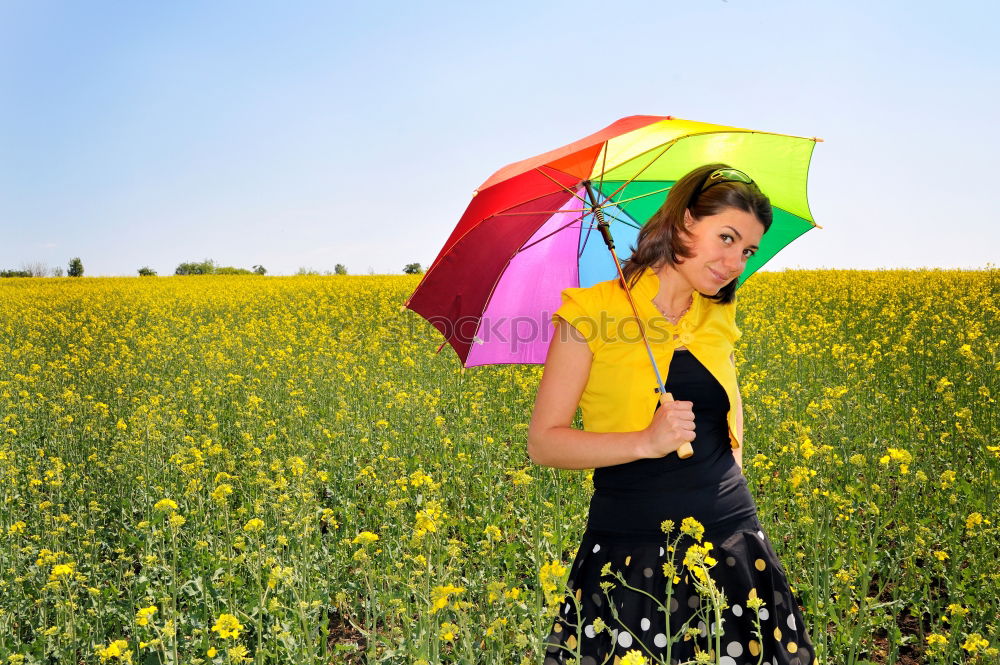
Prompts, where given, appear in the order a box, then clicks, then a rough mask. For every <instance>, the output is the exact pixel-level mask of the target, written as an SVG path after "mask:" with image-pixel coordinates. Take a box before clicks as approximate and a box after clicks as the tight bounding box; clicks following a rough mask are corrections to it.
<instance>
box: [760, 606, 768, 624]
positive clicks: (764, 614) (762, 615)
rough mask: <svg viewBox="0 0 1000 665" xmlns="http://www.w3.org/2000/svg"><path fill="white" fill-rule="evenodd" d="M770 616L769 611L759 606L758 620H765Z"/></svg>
mask: <svg viewBox="0 0 1000 665" xmlns="http://www.w3.org/2000/svg"><path fill="white" fill-rule="evenodd" d="M769 616H771V613H770V612H768V611H767V608H766V607H762V608H760V620H761V621H767V618H768V617H769Z"/></svg>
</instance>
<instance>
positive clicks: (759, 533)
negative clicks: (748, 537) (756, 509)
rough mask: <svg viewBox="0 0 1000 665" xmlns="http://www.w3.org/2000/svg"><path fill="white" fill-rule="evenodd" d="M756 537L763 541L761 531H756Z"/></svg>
mask: <svg viewBox="0 0 1000 665" xmlns="http://www.w3.org/2000/svg"><path fill="white" fill-rule="evenodd" d="M757 537H758V538H760V539H761V540H764V532H763V531H758V532H757Z"/></svg>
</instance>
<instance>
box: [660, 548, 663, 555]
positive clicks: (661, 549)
mask: <svg viewBox="0 0 1000 665" xmlns="http://www.w3.org/2000/svg"><path fill="white" fill-rule="evenodd" d="M660 556H663V548H662V547H661V548H660Z"/></svg>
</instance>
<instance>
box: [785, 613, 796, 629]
mask: <svg viewBox="0 0 1000 665" xmlns="http://www.w3.org/2000/svg"><path fill="white" fill-rule="evenodd" d="M786 623H787V624H788V627H789V628H791V629H792V630H795V615H794V614H789V615H788V621H787V622H786Z"/></svg>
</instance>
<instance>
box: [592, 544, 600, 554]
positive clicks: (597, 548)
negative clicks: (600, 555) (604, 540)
mask: <svg viewBox="0 0 1000 665" xmlns="http://www.w3.org/2000/svg"><path fill="white" fill-rule="evenodd" d="M600 551H601V546H600V545H597V544H595V545H594V553H595V554H596V553H597V552H600Z"/></svg>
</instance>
